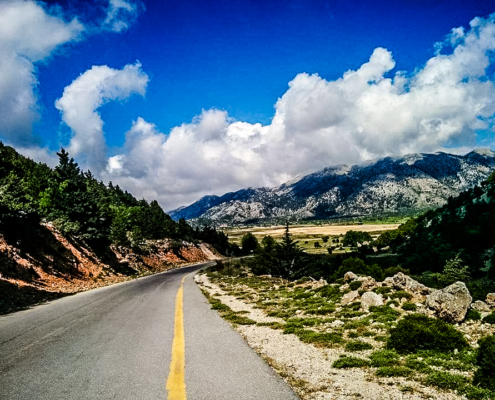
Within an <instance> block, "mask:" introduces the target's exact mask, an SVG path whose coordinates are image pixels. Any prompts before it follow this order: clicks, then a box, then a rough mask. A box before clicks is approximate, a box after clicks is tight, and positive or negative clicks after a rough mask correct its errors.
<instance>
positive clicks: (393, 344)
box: [387, 314, 469, 354]
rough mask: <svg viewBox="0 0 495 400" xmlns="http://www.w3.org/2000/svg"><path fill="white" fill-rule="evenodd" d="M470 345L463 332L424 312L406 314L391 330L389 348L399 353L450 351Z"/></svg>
mask: <svg viewBox="0 0 495 400" xmlns="http://www.w3.org/2000/svg"><path fill="white" fill-rule="evenodd" d="M468 347H469V344H468V342H467V341H466V339H465V338H464V336H463V335H462V333H461V332H459V331H457V330H456V329H455V328H454V327H453V326H451V325H449V324H447V323H446V322H444V321H442V320H440V319H436V318H429V317H427V316H426V315H422V314H411V315H406V316H405V317H404V319H402V320H400V321H399V323H398V324H397V327H395V328H392V329H391V330H390V338H389V339H388V341H387V348H389V349H395V350H397V352H398V353H401V354H403V353H416V352H418V351H419V350H437V351H441V352H449V351H454V350H455V349H457V350H463V349H466V348H468Z"/></svg>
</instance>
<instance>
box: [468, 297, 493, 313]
mask: <svg viewBox="0 0 495 400" xmlns="http://www.w3.org/2000/svg"><path fill="white" fill-rule="evenodd" d="M471 308H472V309H473V310H476V311H479V312H487V311H490V306H489V305H488V304H486V303H485V302H484V301H481V300H476V301H475V302H474V303H473V304H471Z"/></svg>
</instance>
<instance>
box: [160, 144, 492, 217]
mask: <svg viewBox="0 0 495 400" xmlns="http://www.w3.org/2000/svg"><path fill="white" fill-rule="evenodd" d="M494 169H495V153H494V152H492V151H491V150H474V151H472V152H470V153H468V154H466V155H464V156H460V155H454V154H447V153H441V152H439V153H435V154H412V155H408V156H404V157H400V158H392V157H387V158H383V159H380V160H378V161H375V162H371V163H368V164H364V165H354V166H347V165H340V166H334V167H328V168H325V169H323V170H321V171H318V172H315V173H313V174H309V175H306V176H304V177H302V178H299V179H297V180H294V181H290V182H287V183H284V184H282V185H280V186H278V187H274V188H248V189H243V190H239V191H237V192H232V193H227V194H225V195H223V196H220V197H219V196H206V197H203V198H202V199H200V200H199V201H197V202H195V203H193V204H191V205H190V206H187V207H181V208H178V209H176V210H173V211H170V212H169V214H170V216H171V217H172V219H174V220H179V219H180V218H185V219H186V220H191V222H193V223H196V222H203V221H206V222H215V223H218V224H225V225H232V224H238V223H257V222H275V221H279V222H280V220H285V219H288V218H290V219H291V220H305V219H333V218H347V217H362V216H375V215H384V214H409V213H412V212H417V211H421V210H427V209H432V208H437V207H440V206H442V205H444V204H445V203H446V202H447V199H448V198H449V197H455V196H457V195H458V194H459V193H461V192H462V191H465V190H466V189H469V188H471V187H473V186H475V185H478V184H479V183H481V182H482V181H483V180H485V179H486V178H487V177H488V176H489V175H490V173H491V172H492V171H493V170H494Z"/></svg>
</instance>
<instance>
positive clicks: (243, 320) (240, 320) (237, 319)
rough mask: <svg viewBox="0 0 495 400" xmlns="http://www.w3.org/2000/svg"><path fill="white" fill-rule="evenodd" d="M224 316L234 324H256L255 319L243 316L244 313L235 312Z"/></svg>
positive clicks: (223, 315)
mask: <svg viewBox="0 0 495 400" xmlns="http://www.w3.org/2000/svg"><path fill="white" fill-rule="evenodd" d="M222 317H223V318H224V319H226V320H227V321H229V322H232V323H233V324H238V325H255V324H256V321H253V320H252V319H250V318H247V317H243V316H242V315H238V314H236V313H234V312H230V313H226V314H222Z"/></svg>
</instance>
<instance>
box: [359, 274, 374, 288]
mask: <svg viewBox="0 0 495 400" xmlns="http://www.w3.org/2000/svg"><path fill="white" fill-rule="evenodd" d="M358 281H360V282H361V287H360V288H359V289H361V290H372V289H373V288H375V287H377V283H376V281H375V280H374V279H373V278H372V277H371V276H364V277H359V278H358Z"/></svg>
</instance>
